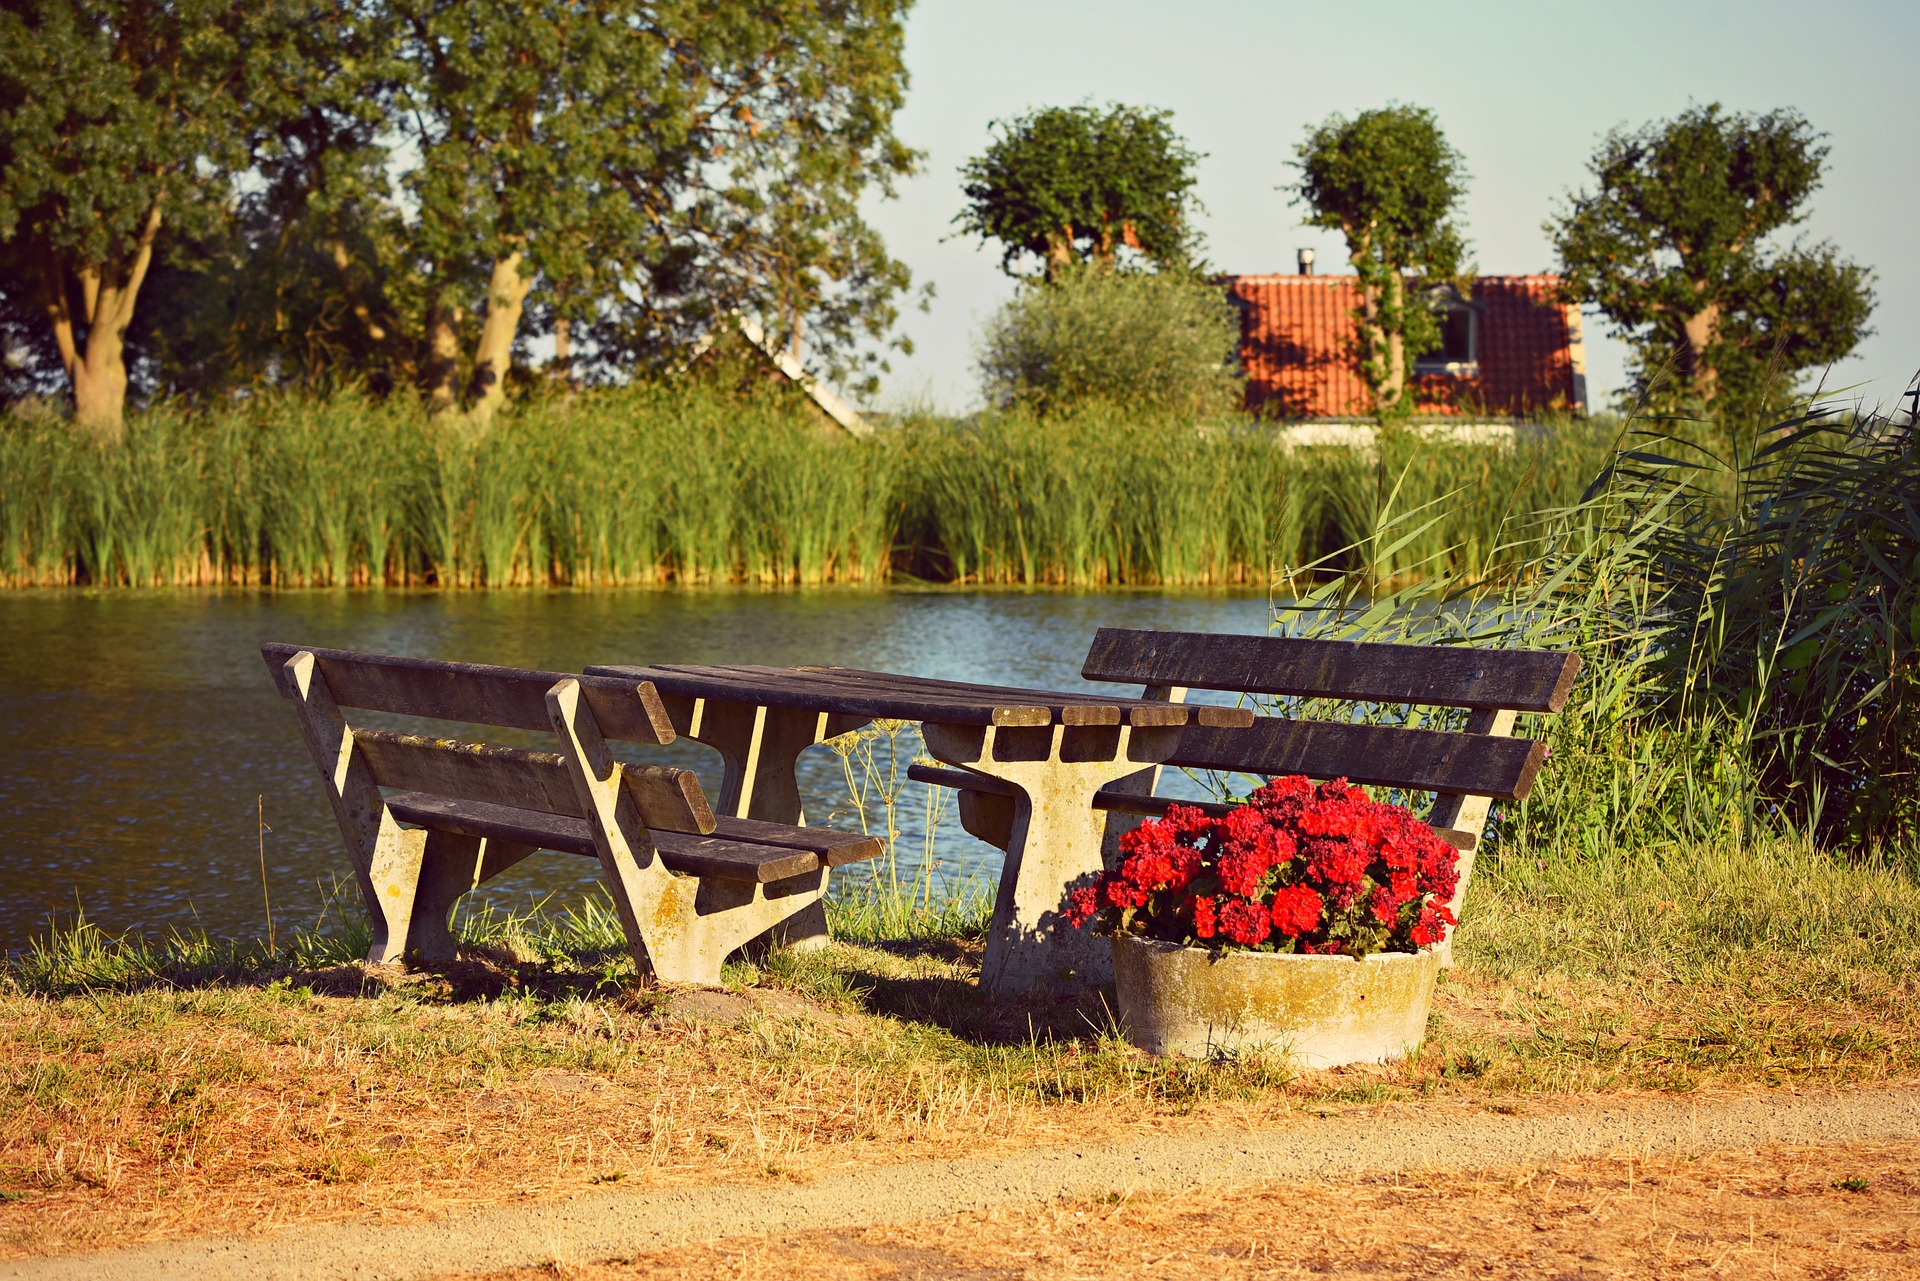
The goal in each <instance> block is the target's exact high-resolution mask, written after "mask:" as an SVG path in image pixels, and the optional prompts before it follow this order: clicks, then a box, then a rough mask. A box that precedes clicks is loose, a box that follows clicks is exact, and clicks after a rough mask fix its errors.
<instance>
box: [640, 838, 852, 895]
mask: <svg viewBox="0 0 1920 1281" xmlns="http://www.w3.org/2000/svg"><path fill="white" fill-rule="evenodd" d="M653 847H654V848H655V849H656V850H658V851H660V858H661V861H662V862H664V863H665V864H666V865H667V866H668V867H670V868H672V869H673V870H674V871H676V872H684V873H686V874H687V875H688V876H712V877H717V878H719V879H720V880H723V881H758V882H759V883H760V884H762V885H765V884H767V883H768V882H770V881H784V880H786V879H787V878H788V877H789V876H805V875H806V874H807V873H808V872H817V871H819V870H820V856H819V855H818V854H815V853H814V852H813V851H812V850H795V849H788V848H787V847H786V846H784V845H756V844H754V843H753V842H751V841H733V840H728V839H726V838H725V837H723V836H720V835H719V834H717V833H716V834H715V835H712V836H695V835H693V834H692V833H690V832H655V833H654V834H653Z"/></svg>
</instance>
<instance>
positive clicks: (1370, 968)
mask: <svg viewBox="0 0 1920 1281" xmlns="http://www.w3.org/2000/svg"><path fill="white" fill-rule="evenodd" d="M1113 972H1114V982H1115V984H1116V986H1117V987H1118V989H1119V996H1120V1013H1121V1016H1122V1017H1123V1018H1124V1019H1125V1020H1126V1023H1127V1034H1128V1036H1129V1038H1130V1039H1131V1040H1132V1041H1133V1043H1134V1044H1135V1045H1137V1046H1139V1047H1140V1048H1141V1049H1143V1050H1146V1051H1148V1052H1149V1053H1152V1054H1184V1055H1188V1056H1190V1057H1193V1058H1204V1057H1207V1056H1209V1055H1212V1054H1216V1053H1220V1052H1223V1051H1225V1052H1233V1051H1237V1050H1243V1049H1268V1050H1279V1051H1283V1052H1285V1053H1287V1054H1290V1055H1291V1056H1292V1057H1293V1058H1294V1059H1295V1060H1296V1061H1297V1062H1298V1063H1299V1064H1300V1066H1302V1067H1308V1068H1323V1067H1337V1066H1339V1065H1340V1064H1342V1063H1380V1062H1384V1061H1386V1060H1388V1059H1396V1058H1399V1057H1400V1056H1401V1055H1403V1054H1406V1053H1407V1052H1408V1051H1410V1050H1412V1049H1414V1048H1416V1047H1417V1046H1419V1044H1420V1042H1421V1040H1423V1039H1424V1038H1425V1036H1426V1034H1427V1010H1428V1008H1429V1007H1430V1006H1431V1005H1432V1003H1433V982H1434V978H1435V977H1436V976H1437V975H1438V974H1439V972H1440V958H1439V956H1438V955H1437V954H1435V953H1433V952H1379V953H1375V954H1374V955H1372V956H1369V957H1367V958H1366V959H1365V960H1361V961H1356V960H1353V959H1352V958H1351V957H1345V956H1293V955H1283V954H1277V953H1272V952H1231V951H1230V952H1222V953H1220V954H1219V955H1218V956H1217V957H1216V956H1215V955H1214V954H1212V953H1210V952H1208V951H1206V950H1205V949H1203V948H1197V947H1181V946H1179V945H1178V944H1174V943H1160V942H1156V941H1154V940H1151V939H1140V938H1135V937H1133V936H1131V935H1125V934H1122V935H1116V936H1115V937H1114V940H1113Z"/></svg>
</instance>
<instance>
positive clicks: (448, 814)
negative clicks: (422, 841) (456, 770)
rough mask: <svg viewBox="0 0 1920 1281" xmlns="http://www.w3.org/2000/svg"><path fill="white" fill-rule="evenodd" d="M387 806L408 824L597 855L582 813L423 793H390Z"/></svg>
mask: <svg viewBox="0 0 1920 1281" xmlns="http://www.w3.org/2000/svg"><path fill="white" fill-rule="evenodd" d="M387 808H388V809H389V810H390V811H392V813H393V816H394V817H395V818H397V819H399V820H400V821H401V822H402V823H412V824H413V825H414V826H415V827H431V828H437V829H439V830H440V831H443V832H454V833H457V834H458V835H460V836H480V837H486V838H488V839H490V840H500V841H515V842H518V843H519V844H521V845H532V846H535V847H537V848H539V849H543V850H558V851H559V852H560V853H562V854H583V855H585V856H586V857H588V858H596V857H598V851H597V850H595V849H594V846H593V828H592V827H590V826H589V825H588V823H587V820H585V819H584V818H568V817H567V816H565V815H563V814H542V813H540V812H538V811H536V810H523V809H514V808H513V807H511V806H507V805H494V804H492V803H490V802H487V801H465V800H459V799H457V798H454V797H450V796H432V795H429V794H427V793H425V792H396V793H394V794H393V795H391V796H389V797H387Z"/></svg>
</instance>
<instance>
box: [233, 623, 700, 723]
mask: <svg viewBox="0 0 1920 1281" xmlns="http://www.w3.org/2000/svg"><path fill="white" fill-rule="evenodd" d="M303 651H304V652H306V653H309V654H312V655H313V656H314V659H315V661H316V663H317V665H318V667H319V669H320V672H321V674H322V675H323V676H324V677H325V678H326V681H327V686H328V688H329V689H331V690H333V691H334V702H335V703H336V704H337V705H339V706H341V707H359V708H365V709H367V710H370V711H380V712H392V713H395V714H397V715H401V716H425V717H429V718H431V719H434V720H443V721H461V722H464V723H467V724H471V725H504V726H509V727H512V728H514V729H530V730H539V731H542V732H547V733H550V732H552V726H551V725H550V724H549V723H548V721H547V713H546V694H547V690H548V689H550V688H552V686H553V683H554V682H555V681H557V680H560V679H562V677H563V675H564V674H563V673H559V672H536V671H528V670H525V669H523V668H518V667H496V666H493V665H491V664H486V663H449V662H443V661H441V660H439V659H430V658H401V657H398V656H395V655H390V654H362V653H357V652H355V651H352V650H343V649H320V648H316V647H314V646H310V645H305V646H303V645H285V644H280V643H278V642H271V641H270V642H268V643H267V644H265V645H262V646H261V647H260V653H261V655H262V656H263V657H264V658H265V659H266V663H267V667H268V669H269V670H271V671H272V672H273V674H274V680H275V682H276V683H277V684H278V685H279V687H280V692H281V693H282V694H283V695H285V696H287V697H293V695H292V694H291V693H289V691H288V686H287V680H286V677H285V675H284V674H283V671H282V669H283V667H284V665H285V663H286V661H287V660H288V659H289V658H291V657H293V655H295V654H297V653H301V652H303ZM581 690H582V693H583V696H584V698H585V699H586V701H587V704H588V706H589V707H591V708H592V710H593V713H594V715H595V717H596V718H598V719H599V721H600V724H601V725H602V726H603V732H604V733H605V734H606V736H607V737H609V738H617V739H623V740H626V741H629V742H635V743H649V744H655V745H658V744H662V743H671V742H672V741H673V724H672V722H670V721H669V720H668V719H667V712H666V709H665V708H664V707H662V706H661V704H660V695H659V693H658V692H657V691H656V690H653V689H651V688H648V687H647V686H645V685H644V684H642V683H639V682H634V681H626V680H617V679H612V678H608V677H599V678H586V679H583V680H582V681H581Z"/></svg>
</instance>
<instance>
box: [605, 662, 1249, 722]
mask: <svg viewBox="0 0 1920 1281" xmlns="http://www.w3.org/2000/svg"><path fill="white" fill-rule="evenodd" d="M587 670H588V671H589V672H592V673H606V674H612V675H619V676H622V677H625V678H627V679H632V680H645V681H649V682H651V683H653V684H654V685H655V686H657V687H658V688H659V689H660V690H661V691H662V692H663V693H665V694H666V695H668V696H669V697H676V698H706V699H711V700H714V701H716V702H736V703H743V704H753V705H756V706H764V707H779V708H794V709H801V710H808V711H832V712H837V713H842V714H853V715H859V716H864V717H888V718H892V719H897V720H915V721H939V722H942V723H945V724H952V725H998V726H1007V727H1018V726H1038V725H1047V724H1052V723H1055V722H1056V721H1057V722H1058V723H1060V724H1065V725H1119V724H1122V723H1125V724H1130V725H1134V726H1140V727H1146V726H1163V725H1184V724H1187V723H1188V722H1189V720H1190V719H1191V718H1192V716H1193V713H1194V710H1195V709H1193V708H1191V707H1187V706H1185V705H1180V704H1168V703H1165V702H1160V701H1155V700H1147V699H1133V698H1109V697H1103V696H1102V695H1099V694H1092V693H1078V692H1061V691H1052V690H1034V689H1019V688H1013V687H1009V686H1000V685H974V684H968V683H966V682H963V681H947V680H939V679H935V678H932V677H920V676H903V675H900V674H898V673H893V672H868V671H860V670H858V669H855V668H841V667H761V666H753V665H725V666H701V665H682V664H663V665H657V666H651V667H623V666H596V667H590V668H588V669H587ZM1200 719H1201V720H1202V722H1203V723H1207V724H1221V725H1245V724H1250V723H1251V722H1252V719H1253V713H1252V712H1251V711H1250V710H1248V709H1245V708H1231V707H1209V708H1207V709H1206V710H1205V712H1204V713H1203V714H1202V716H1201V717H1200Z"/></svg>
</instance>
